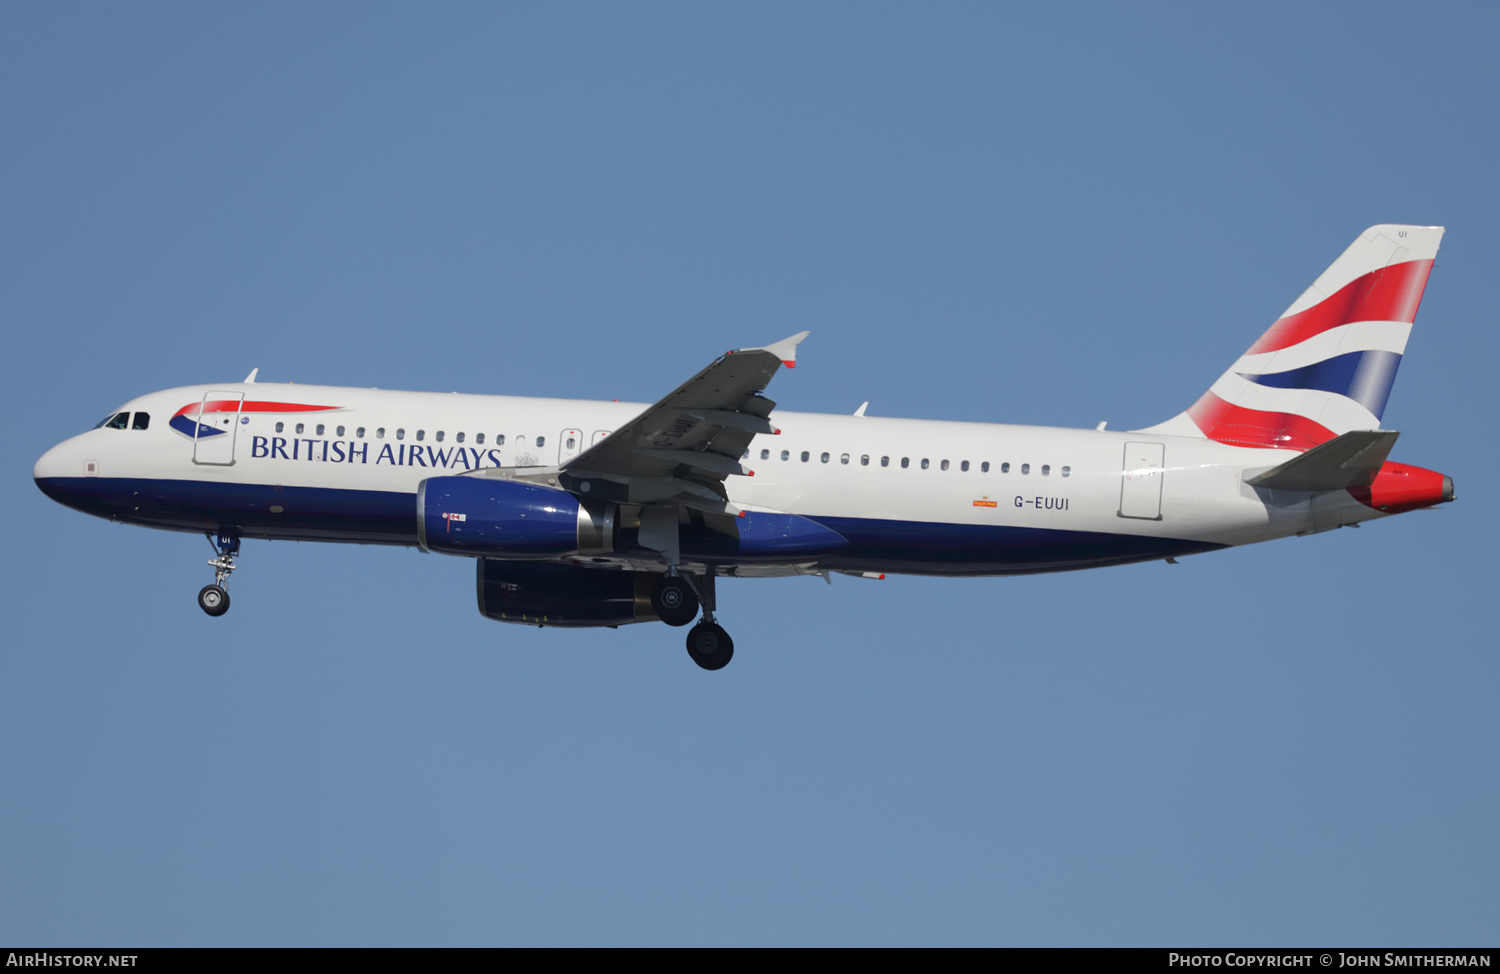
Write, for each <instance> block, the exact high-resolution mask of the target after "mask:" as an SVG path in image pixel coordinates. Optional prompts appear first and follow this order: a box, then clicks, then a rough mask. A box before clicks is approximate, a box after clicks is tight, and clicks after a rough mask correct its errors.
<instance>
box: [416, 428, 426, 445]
mask: <svg viewBox="0 0 1500 974" xmlns="http://www.w3.org/2000/svg"><path fill="white" fill-rule="evenodd" d="M425 439H427V431H426V430H417V442H418V443H421V442H422V441H423V440H425Z"/></svg>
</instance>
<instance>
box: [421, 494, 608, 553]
mask: <svg viewBox="0 0 1500 974" xmlns="http://www.w3.org/2000/svg"><path fill="white" fill-rule="evenodd" d="M417 543H418V544H419V545H420V546H421V548H422V550H423V551H437V552H441V553H443V554H447V555H469V556H474V555H480V556H483V557H485V558H510V559H517V560H530V559H535V558H548V557H554V556H557V555H570V554H583V555H601V554H607V553H609V552H611V551H614V550H615V506H614V505H613V504H610V503H608V502H605V501H579V499H578V498H576V497H574V496H573V495H572V494H570V493H568V492H567V491H565V490H558V489H557V488H555V487H545V486H542V485H541V484H531V483H526V482H524V481H519V480H496V479H492V478H489V477H429V478H428V479H426V480H424V481H422V483H421V485H420V486H419V487H418V488H417Z"/></svg>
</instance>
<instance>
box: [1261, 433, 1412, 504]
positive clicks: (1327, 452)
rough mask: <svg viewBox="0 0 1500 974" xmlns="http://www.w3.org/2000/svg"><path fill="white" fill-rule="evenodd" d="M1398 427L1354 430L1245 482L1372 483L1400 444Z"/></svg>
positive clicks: (1303, 485)
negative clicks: (1392, 428)
mask: <svg viewBox="0 0 1500 974" xmlns="http://www.w3.org/2000/svg"><path fill="white" fill-rule="evenodd" d="M1400 435H1401V434H1400V433H1398V432H1396V431H1395V430H1354V431H1352V432H1349V433H1345V434H1344V435H1343V436H1337V437H1334V438H1333V439H1331V440H1329V441H1328V442H1326V443H1321V444H1319V445H1318V446H1315V447H1313V448H1312V449H1311V450H1308V451H1307V452H1306V453H1299V454H1298V455H1297V456H1295V457H1293V458H1292V459H1290V460H1288V461H1287V462H1286V463H1283V464H1281V465H1280V466H1277V467H1272V468H1271V469H1270V470H1267V471H1266V472H1265V473H1262V474H1258V475H1256V476H1254V477H1251V478H1249V479H1248V480H1246V481H1245V482H1246V483H1247V484H1249V485H1250V486H1252V487H1267V488H1270V489H1271V490H1306V491H1318V490H1345V489H1348V488H1350V487H1368V486H1370V484H1371V483H1373V482H1374V480H1375V475H1376V474H1378V473H1379V472H1380V467H1381V465H1382V464H1384V463H1385V458H1386V457H1387V456H1389V455H1390V452H1391V447H1393V446H1395V445H1396V437H1398V436H1400Z"/></svg>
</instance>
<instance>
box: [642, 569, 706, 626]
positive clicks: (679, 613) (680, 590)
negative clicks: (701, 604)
mask: <svg viewBox="0 0 1500 974" xmlns="http://www.w3.org/2000/svg"><path fill="white" fill-rule="evenodd" d="M651 609H652V611H653V612H655V613H656V616H657V618H659V619H660V620H661V621H662V622H665V623H666V624H667V625H669V626H685V625H687V624H688V623H690V622H692V621H693V620H694V619H696V618H697V617H698V596H696V595H694V594H693V589H692V586H690V585H688V583H687V580H686V579H684V578H682V577H680V576H678V577H671V576H665V575H664V576H662V580H661V581H660V582H658V583H657V584H656V588H654V589H652V590H651Z"/></svg>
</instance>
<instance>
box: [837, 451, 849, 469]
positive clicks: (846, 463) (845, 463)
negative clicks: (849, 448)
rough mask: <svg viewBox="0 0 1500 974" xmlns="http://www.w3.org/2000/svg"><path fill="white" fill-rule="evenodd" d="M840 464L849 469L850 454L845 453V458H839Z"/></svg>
mask: <svg viewBox="0 0 1500 974" xmlns="http://www.w3.org/2000/svg"><path fill="white" fill-rule="evenodd" d="M839 463H842V464H843V465H844V466H846V467H847V466H848V465H849V454H847V453H845V454H844V455H843V456H841V457H839Z"/></svg>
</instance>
